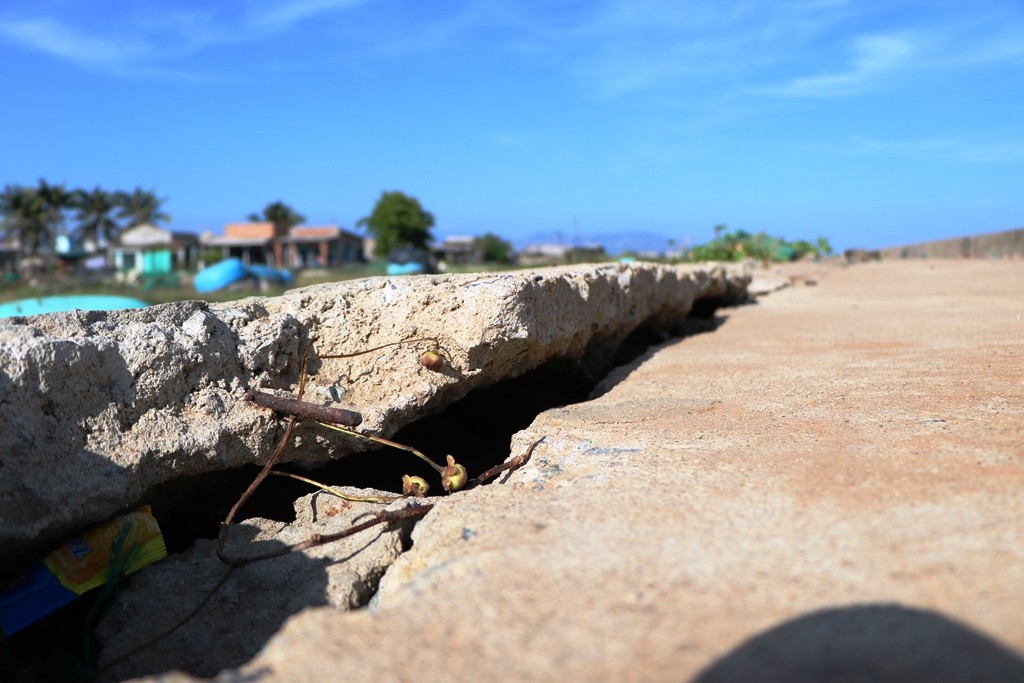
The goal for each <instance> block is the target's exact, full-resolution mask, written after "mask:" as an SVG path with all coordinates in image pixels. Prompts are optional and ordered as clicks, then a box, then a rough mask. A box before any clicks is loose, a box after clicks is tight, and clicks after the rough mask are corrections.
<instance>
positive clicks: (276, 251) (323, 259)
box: [202, 222, 363, 268]
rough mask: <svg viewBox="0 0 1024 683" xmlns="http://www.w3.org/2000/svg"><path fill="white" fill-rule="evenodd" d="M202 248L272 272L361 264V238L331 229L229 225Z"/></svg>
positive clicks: (207, 239) (338, 229)
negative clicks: (265, 266)
mask: <svg viewBox="0 0 1024 683" xmlns="http://www.w3.org/2000/svg"><path fill="white" fill-rule="evenodd" d="M202 244H203V247H204V249H212V250H219V252H220V254H219V256H220V258H222V259H227V258H237V259H240V260H241V261H242V263H244V264H245V265H253V264H263V265H268V266H273V267H275V268H336V267H339V266H342V265H345V264H351V263H360V262H362V260H363V238H362V237H360V236H359V235H357V234H356V233H354V232H350V231H348V230H345V229H344V228H339V227H337V226H334V225H326V226H302V225H297V226H294V227H291V228H285V227H284V226H275V225H274V224H273V223H269V222H263V223H228V224H227V225H225V226H224V234H223V235H204V236H203V238H202Z"/></svg>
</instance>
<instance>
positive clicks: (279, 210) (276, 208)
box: [249, 201, 306, 235]
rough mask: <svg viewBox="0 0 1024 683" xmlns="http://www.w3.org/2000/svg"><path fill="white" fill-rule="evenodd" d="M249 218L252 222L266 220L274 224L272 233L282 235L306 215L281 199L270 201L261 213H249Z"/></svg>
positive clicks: (304, 218)
mask: <svg viewBox="0 0 1024 683" xmlns="http://www.w3.org/2000/svg"><path fill="white" fill-rule="evenodd" d="M249 220H250V221H253V222H257V223H258V222H260V221H266V222H267V223H273V224H274V234H275V235H283V234H285V233H286V232H288V228H291V227H293V226H295V225H298V224H299V223H302V222H303V221H305V220H306V217H305V216H303V215H302V214H301V213H298V212H297V211H295V209H293V208H292V207H290V206H288V205H287V204H285V203H284V202H282V201H276V202H271V203H270V204H267V205H266V206H265V207H263V214H262V215H260V214H258V213H251V214H249Z"/></svg>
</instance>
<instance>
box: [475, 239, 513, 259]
mask: <svg viewBox="0 0 1024 683" xmlns="http://www.w3.org/2000/svg"><path fill="white" fill-rule="evenodd" d="M473 249H474V251H476V252H477V253H479V254H480V258H482V259H483V260H484V263H511V262H512V243H511V242H506V241H505V240H503V239H501V238H500V237H498V236H497V235H495V234H494V233H493V232H486V233H484V234H483V235H480V236H479V237H474V238H473Z"/></svg>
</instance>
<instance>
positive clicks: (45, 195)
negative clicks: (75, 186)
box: [36, 178, 75, 235]
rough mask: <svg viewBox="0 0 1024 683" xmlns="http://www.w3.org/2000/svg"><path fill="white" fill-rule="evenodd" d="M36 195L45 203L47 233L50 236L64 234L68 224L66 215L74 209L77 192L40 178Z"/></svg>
mask: <svg viewBox="0 0 1024 683" xmlns="http://www.w3.org/2000/svg"><path fill="white" fill-rule="evenodd" d="M36 194H37V195H38V196H39V199H40V200H41V201H42V203H43V211H44V213H45V220H46V227H47V232H48V233H49V234H50V235H59V234H62V233H63V232H64V229H65V222H66V221H65V219H64V214H65V212H67V211H68V209H71V208H73V207H74V202H75V191H74V190H68V189H67V188H66V187H64V185H51V184H50V183H48V182H46V181H45V180H43V179H42V178H40V179H39V184H38V185H37V188H36Z"/></svg>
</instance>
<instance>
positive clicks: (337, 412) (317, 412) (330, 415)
mask: <svg viewBox="0 0 1024 683" xmlns="http://www.w3.org/2000/svg"><path fill="white" fill-rule="evenodd" d="M245 399H246V400H247V401H252V402H253V403H255V404H256V405H258V406H263V407H264V408H270V409H271V410H273V411H274V412H275V413H279V414H281V415H291V416H293V417H298V418H301V419H304V420H314V421H316V422H331V423H333V424H340V425H345V426H346V427H356V426H358V425H359V423H361V422H362V421H363V416H362V415H360V414H359V413H357V412H355V411H354V410H346V409H345V408H334V407H332V406H322V405H318V404H316V403H310V402H308V401H300V400H298V399H294V398H288V397H285V396H275V395H274V394H268V393H266V392H265V391H257V390H255V389H249V390H248V391H246V392H245Z"/></svg>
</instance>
